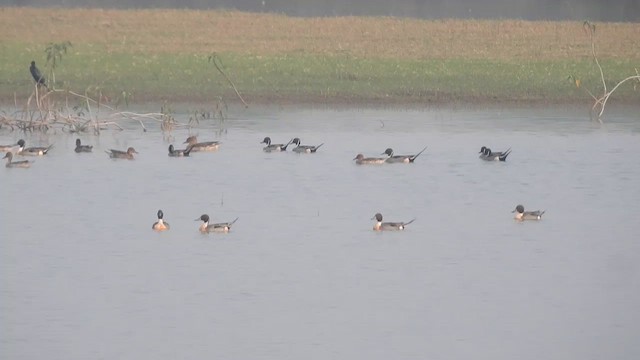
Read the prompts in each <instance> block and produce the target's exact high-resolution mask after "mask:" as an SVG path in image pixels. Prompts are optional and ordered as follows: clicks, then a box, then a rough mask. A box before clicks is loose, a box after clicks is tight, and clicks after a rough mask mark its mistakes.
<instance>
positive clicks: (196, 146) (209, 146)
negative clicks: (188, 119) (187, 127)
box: [183, 135, 220, 151]
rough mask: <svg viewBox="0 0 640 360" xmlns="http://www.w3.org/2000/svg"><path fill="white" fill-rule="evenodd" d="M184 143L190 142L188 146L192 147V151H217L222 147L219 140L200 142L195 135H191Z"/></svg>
mask: <svg viewBox="0 0 640 360" xmlns="http://www.w3.org/2000/svg"><path fill="white" fill-rule="evenodd" d="M183 144H189V145H188V146H187V147H190V148H191V151H216V150H218V149H219V148H220V142H219V141H205V142H198V138H197V137H196V136H195V135H192V136H189V137H188V138H187V140H186V141H185V142H184V143H183Z"/></svg>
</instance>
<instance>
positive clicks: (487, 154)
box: [478, 146, 511, 161]
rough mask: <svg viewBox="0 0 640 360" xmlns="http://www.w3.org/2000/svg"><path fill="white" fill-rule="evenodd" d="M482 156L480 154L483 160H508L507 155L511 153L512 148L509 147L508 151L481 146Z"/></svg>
mask: <svg viewBox="0 0 640 360" xmlns="http://www.w3.org/2000/svg"><path fill="white" fill-rule="evenodd" d="M479 154H480V156H478V157H479V158H480V159H482V160H486V161H506V160H507V156H509V154H511V148H508V149H507V151H500V152H493V151H491V149H489V148H488V147H486V146H483V147H482V148H480V152H479Z"/></svg>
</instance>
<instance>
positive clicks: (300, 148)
mask: <svg viewBox="0 0 640 360" xmlns="http://www.w3.org/2000/svg"><path fill="white" fill-rule="evenodd" d="M291 143H292V144H294V145H297V146H296V147H294V148H293V150H292V151H293V152H297V153H306V154H309V153H314V152H316V151H318V149H319V148H320V146H322V145H324V143H322V144H320V145H317V146H313V145H300V138H294V139H293V140H291Z"/></svg>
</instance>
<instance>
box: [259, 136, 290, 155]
mask: <svg viewBox="0 0 640 360" xmlns="http://www.w3.org/2000/svg"><path fill="white" fill-rule="evenodd" d="M292 142H293V139H291V140H289V142H288V143H286V144H272V143H271V138H270V137H268V136H267V137H265V138H264V139H263V140H262V141H261V142H260V144H267V146H265V147H264V148H262V150H264V151H265V152H274V151H287V146H289V144H291V143H292Z"/></svg>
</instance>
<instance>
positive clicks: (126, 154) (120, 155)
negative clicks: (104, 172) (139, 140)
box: [105, 147, 138, 160]
mask: <svg viewBox="0 0 640 360" xmlns="http://www.w3.org/2000/svg"><path fill="white" fill-rule="evenodd" d="M105 152H106V153H107V154H109V157H110V158H112V159H128V160H133V154H137V153H138V152H137V151H136V149H134V148H132V147H129V148H128V149H127V151H121V150H114V149H109V151H105Z"/></svg>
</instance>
